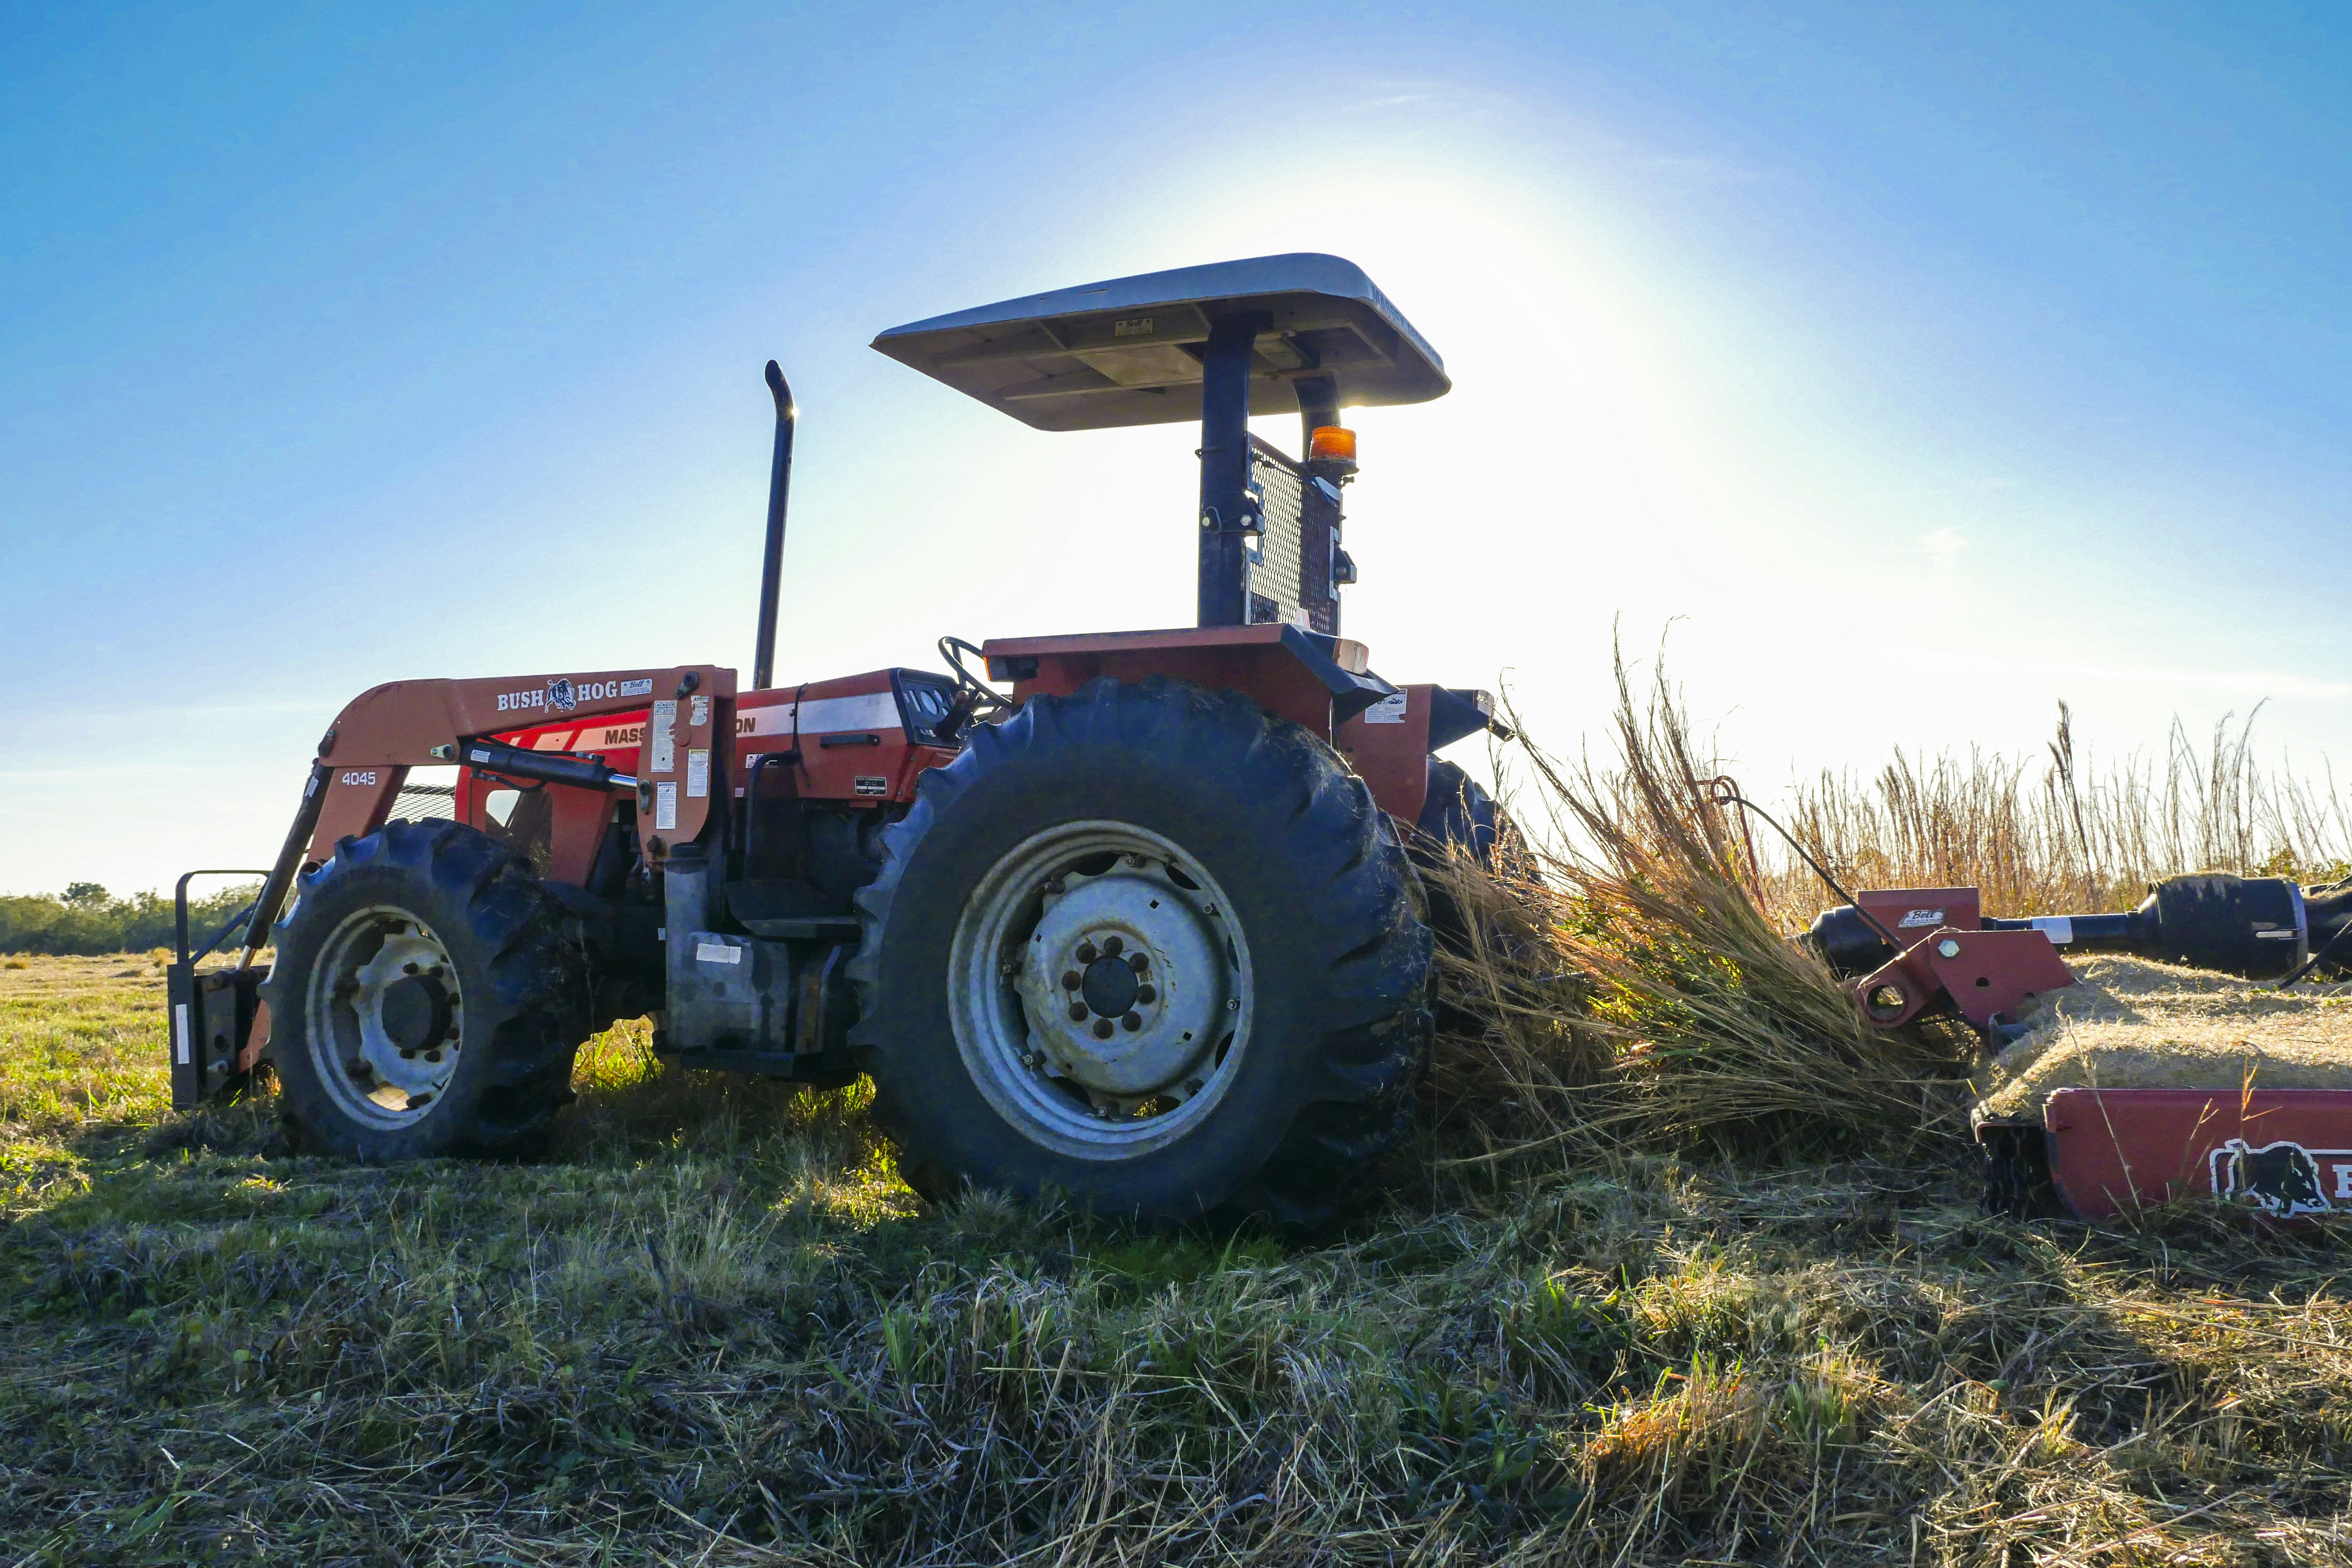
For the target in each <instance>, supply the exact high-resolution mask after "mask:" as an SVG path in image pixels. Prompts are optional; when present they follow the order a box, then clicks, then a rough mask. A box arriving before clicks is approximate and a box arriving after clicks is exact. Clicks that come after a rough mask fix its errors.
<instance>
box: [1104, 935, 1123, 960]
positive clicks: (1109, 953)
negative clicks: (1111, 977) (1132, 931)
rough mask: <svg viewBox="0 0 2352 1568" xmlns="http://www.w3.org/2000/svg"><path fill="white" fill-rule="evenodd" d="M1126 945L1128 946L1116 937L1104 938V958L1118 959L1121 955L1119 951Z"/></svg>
mask: <svg viewBox="0 0 2352 1568" xmlns="http://www.w3.org/2000/svg"><path fill="white" fill-rule="evenodd" d="M1126 945H1127V944H1126V943H1125V942H1121V941H1119V940H1118V938H1117V937H1115V936H1107V937H1105V938H1103V956H1104V957H1105V958H1117V957H1118V954H1119V950H1120V949H1121V948H1123V947H1125V946H1126Z"/></svg>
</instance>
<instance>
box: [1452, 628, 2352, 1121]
mask: <svg viewBox="0 0 2352 1568" xmlns="http://www.w3.org/2000/svg"><path fill="white" fill-rule="evenodd" d="M1637 688H1639V689H1637ZM1617 691H1618V700H1617V706H1616V710H1615V711H1614V713H1613V715H1612V722H1611V725H1610V727H1609V729H1608V731H1606V738H1605V741H1604V742H1603V743H1602V746H1601V752H1600V754H1599V755H1598V757H1597V758H1596V757H1595V756H1594V755H1592V754H1591V753H1588V754H1587V755H1585V756H1584V757H1582V758H1580V759H1579V760H1577V761H1576V762H1573V763H1570V762H1567V761H1564V760H1562V759H1559V758H1557V757H1554V756H1552V755H1550V754H1549V753H1547V752H1544V751H1543V750H1542V749H1540V748H1539V747H1538V746H1536V745H1535V744H1533V743H1531V742H1527V741H1525V740H1524V738H1523V739H1522V740H1521V742H1519V743H1518V746H1517V750H1516V752H1515V753H1514V754H1513V756H1512V757H1511V758H1510V759H1509V761H1510V762H1511V763H1517V767H1516V768H1512V767H1509V766H1507V767H1506V769H1505V771H1506V772H1507V773H1517V775H1518V776H1520V777H1521V778H1523V779H1524V780H1525V784H1524V785H1523V787H1522V788H1520V789H1519V790H1518V791H1517V795H1516V797H1515V799H1514V800H1513V801H1512V802H1511V806H1512V809H1513V810H1514V811H1515V812H1516V814H1517V816H1518V818H1519V819H1520V820H1521V821H1522V822H1523V823H1524V824H1526V825H1527V826H1528V827H1529V828H1530V829H1531V830H1532V831H1531V832H1530V833H1529V835H1528V843H1527V844H1526V845H1523V846H1522V847H1520V850H1519V852H1518V853H1517V854H1516V855H1515V856H1513V857H1511V858H1508V859H1507V862H1506V864H1505V865H1504V867H1503V868H1501V870H1500V872H1499V874H1497V875H1492V876H1490V875H1487V874H1486V873H1483V872H1481V871H1479V870H1477V869H1476V868H1474V867H1471V866H1469V865H1466V864H1464V863H1460V862H1456V863H1454V865H1452V866H1451V867H1449V868H1442V869H1441V870H1440V871H1438V872H1437V873H1436V876H1437V878H1438V879H1439V880H1440V881H1441V882H1442V883H1443V884H1444V889H1445V893H1446V896H1447V897H1448V899H1450V900H1452V902H1453V903H1454V904H1455V905H1456V906H1458V907H1461V908H1464V909H1467V910H1476V911H1477V914H1478V918H1477V919H1475V920H1474V921H1470V922H1469V931H1468V932H1467V936H1466V940H1465V942H1457V943H1456V944H1454V948H1453V950H1452V951H1451V952H1447V953H1446V954H1444V957H1443V960H1442V962H1443V963H1444V971H1445V984H1446V985H1447V987H1448V990H1449V995H1450V996H1451V997H1452V998H1453V999H1454V1015H1453V1016H1456V1017H1458V1018H1467V1019H1473V1020H1475V1027H1474V1028H1472V1029H1469V1030H1464V1031H1459V1032H1457V1035H1456V1037H1454V1038H1453V1039H1451V1040H1449V1041H1448V1042H1447V1044H1446V1046H1445V1047H1444V1048H1443V1049H1442V1050H1441V1052H1440V1056H1439V1063H1438V1072H1437V1074H1436V1080H1437V1085H1438V1090H1439V1095H1440V1099H1441V1102H1442V1103H1444V1105H1445V1106H1446V1107H1447V1108H1448V1113H1447V1119H1446V1121H1445V1122H1444V1125H1445V1126H1446V1127H1447V1128H1448V1129H1450V1130H1452V1131H1455V1132H1457V1133H1466V1134H1467V1136H1466V1138H1464V1139H1462V1140H1460V1141H1459V1142H1456V1143H1454V1144H1453V1145H1450V1146H1449V1153H1450V1154H1452V1155H1453V1157H1455V1158H1468V1159H1475V1160H1485V1161H1493V1160H1495V1159H1497V1158H1505V1157H1509V1156H1514V1155H1520V1154H1531V1153H1536V1152H1541V1151H1544V1150H1547V1149H1550V1148H1553V1147H1555V1146H1567V1147H1575V1148H1580V1149H1585V1150H1587V1151H1592V1150H1599V1149H1605V1148H1607V1147H1609V1146H1612V1145H1613V1144H1614V1143H1616V1142H1621V1141H1622V1140H1624V1139H1627V1138H1633V1139H1638V1140H1644V1141H1648V1142H1654V1143H1664V1144H1666V1145H1669V1146H1678V1147H1688V1146H1690V1145H1692V1144H1694V1143H1704V1144H1706V1145H1709V1146H1712V1147H1715V1148H1718V1149H1725V1150H1747V1151H1751V1152H1752V1151H1755V1150H1757V1149H1759V1148H1763V1147H1770V1148H1774V1149H1777V1150H1780V1152H1796V1151H1810V1150H1817V1149H1820V1148H1823V1147H1832V1146H1843V1147H1855V1146H1876V1147H1879V1148H1882V1149H1884V1148H1891V1147H1895V1146H1899V1145H1901V1144H1902V1143H1904V1142H1906V1141H1907V1140H1913V1139H1916V1138H1920V1137H1923V1136H1924V1137H1927V1138H1929V1139H1931V1140H1933V1139H1937V1138H1941V1137H1951V1138H1960V1137H1965V1135H1966V1134H1965V1121H1964V1117H1963V1115H1962V1112H1963V1111H1964V1110H1965V1108H1966V1105H1967V1101H1968V1090H1967V1087H1966V1085H1965V1083H1964V1082H1963V1081H1962V1080H1963V1078H1964V1075H1965V1074H1966V1073H1967V1071H1968V1070H1969V1068H1970V1066H1971V1065H1973V1062H1974V1060H1975V1058H1976V1052H1977V1047H1976V1041H1975V1039H1974V1037H1972V1036H1970V1035H1969V1034H1968V1033H1967V1032H1966V1031H1965V1030H1963V1029H1961V1028H1960V1027H1959V1026H1957V1025H1952V1024H1941V1023H1936V1022H1928V1023H1926V1024H1922V1025H1918V1026H1911V1027H1907V1028H1905V1029H1900V1030H1895V1031H1884V1030H1880V1029H1876V1028H1873V1027H1870V1026H1866V1025H1865V1024H1864V1022H1863V1021H1862V1020H1861V1018H1860V1017H1859V1016H1858V1015H1857V1014H1856V1012H1855V1010H1854V1008H1853V1005H1852V1002H1851V1000H1850V998H1849V996H1848V994H1847V992H1846V990H1845V987H1844V986H1843V984H1841V983H1840V982H1838V981H1837V980H1836V979H1835V977H1833V976H1832V975H1831V974H1830V973H1829V972H1828V971H1827V970H1826V969H1825V968H1824V967H1823V966H1822V963H1820V962H1819V961H1818V960H1816V959H1815V958H1814V957H1813V956H1812V955H1811V952H1809V951H1808V950H1806V949H1805V948H1804V947H1802V946H1801V945H1800V944H1797V943H1793V942H1790V940H1789V938H1790V937H1791V936H1793V935H1795V934H1797V933H1799V932H1801V931H1803V930H1804V929H1805V928H1806V926H1807V925H1808V924H1810V923H1811V919H1812V917H1813V915H1814V914H1815V913H1817V912H1818V911H1819V910H1822V908H1824V907H1826V906H1827V905H1829V904H1832V903H1834V902H1836V901H1838V900H1837V898H1836V895H1835V894H1833V893H1832V892H1831V891H1830V890H1829V889H1828V888H1827V887H1825V886H1824V884H1823V882H1822V879H1821V877H1820V876H1819V875H1818V873H1817V872H1816V871H1815V870H1814V869H1812V868H1811V867H1809V866H1807V865H1806V864H1805V863H1804V861H1803V859H1802V858H1801V857H1800V856H1798V855H1797V854H1795V853H1793V852H1791V851H1790V849H1789V848H1788V847H1786V846H1785V845H1784V844H1783V843H1782V842H1781V841H1780V838H1779V837H1778V835H1777V832H1776V830H1775V829H1774V828H1773V827H1772V826H1770V824H1769V823H1768V822H1767V821H1764V820H1760V819H1759V816H1760V814H1751V813H1750V812H1748V810H1747V809H1746V808H1745V807H1742V806H1740V805H1729V804H1726V799H1725V796H1726V793H1727V792H1726V787H1725V786H1726V785H1727V783H1728V781H1726V780H1723V779H1721V778H1720V776H1719V775H1720V773H1721V770H1722V764H1721V763H1720V762H1719V761H1718V760H1717V758H1715V757H1713V756H1711V755H1709V754H1708V753H1707V752H1706V748H1705V746H1704V744H1703V743H1702V742H1700V741H1699V739H1698V738H1697V736H1696V732H1695V731H1694V729H1693V727H1692V725H1691V723H1690V721H1689V719H1688V717H1687V715H1686V714H1685V712H1684V710H1682V708H1681V707H1680V705H1679V704H1678V701H1677V700H1676V699H1675V694H1674V691H1673V689H1672V688H1671V686H1670V685H1669V684H1667V683H1666V681H1665V680H1664V678H1663V677H1662V676H1661V677H1658V678H1656V679H1653V680H1651V681H1650V682H1649V683H1648V684H1647V686H1646V688H1642V687H1641V683H1640V682H1638V681H1637V680H1636V679H1635V677H1634V675H1633V672H1632V671H1631V670H1629V668H1627V666H1626V664H1625V661H1624V660H1623V658H1622V655H1621V657H1620V658H1619V660H1618V664H1617ZM1790 794H1791V795H1792V796H1793V799H1792V801H1775V802H1772V803H1771V804H1772V805H1776V806H1780V808H1781V809H1780V810H1778V811H1776V812H1775V813H1774V815H1775V816H1777V817H1778V818H1779V820H1780V822H1781V823H1783V824H1785V825H1786V826H1787V827H1788V828H1789V830H1790V833H1791V834H1792V835H1793V836H1794V837H1796V839H1797V840H1798V842H1799V844H1800V845H1801V847H1802V848H1803V849H1804V851H1805V852H1806V853H1807V854H1809V855H1811V857H1812V858H1813V859H1814V860H1815V861H1818V862H1820V863H1822V866H1823V867H1825V868H1827V869H1828V870H1829V871H1830V872H1831V873H1832V875H1833V876H1834V877H1836V878H1837V879H1839V881H1840V882H1841V883H1842V884H1843V886H1845V887H1846V888H1847V889H1856V888H1870V887H1903V886H1912V887H1943V886H1974V887H1979V888H1981V889H1983V890H1984V893H1985V899H1986V909H1987V912H1988V913H1994V914H2002V915H2024V914H2039V913H2048V912H2059V911H2081V910H2103V909H2117V908H2128V907H2129V906H2131V905H2132V904H2134V903H2137V901H2138V900H2139V899H2140V897H2141V896H2142V895H2143V894H2144V893H2145V891H2146V889H2147V884H2148V883H2149V882H2151V881H2153V880H2155V879H2158V878H2161V877H2165V876H2169V875H2172V874H2174V873H2177V872H2181V871H2190V870H2203V869H2221V870H2235V871H2242V872H2246V873H2250V874H2262V875H2272V876H2278V875H2285V876H2294V877H2297V878H2299V879H2303V880H2305V881H2316V880H2326V879H2336V878H2340V877H2343V876H2345V875H2346V874H2347V871H2352V865H2347V849H2352V817H2347V814H2346V812H2345V810H2344V808H2343V806H2342V805H2341V803H2340V802H2339V801H2338V800H2337V798H2336V794H2335V790H2334V781H2333V779H2332V777H2328V778H2326V780H2325V782H2324V784H2313V783H2310V782H2307V781H2303V780H2298V779H2296V778H2294V777H2292V776H2288V775H2273V774H2270V773H2265V772H2264V771H2263V769H2262V768H2261V766H2260V765H2259V764H2258V763H2257V761H2256V756H2255V752H2254V748H2253V745H2252V719H2251V718H2249V719H2248V720H2247V721H2244V722H2242V723H2238V724H2236V725H2235V726H2234V727H2233V726H2232V723H2231V721H2226V720H2225V721H2223V722H2222V723H2221V724H2219V725H2217V726H2216V727H2215V729H2214V732H2213V737H2212V741H2211V744H2210V749H2208V750H2206V751H2204V752H2200V751H2199V750H2198V749H2197V747H2196V746H2195V745H2194V744H2193V743H2192V742H2191V741H2190V740H2189V736H2188V734H2187V732H2186V731H2184V730H2182V729H2180V728H2179V727H2178V726H2176V727H2175V729H2174V731H2173V732H2172V734H2171V736H2170V738H2169V742H2168V750H2167V752H2166V753H2165V760H2164V765H2163V767H2162V769H2161V771H2160V772H2159V771H2158V769H2157V768H2156V767H2155V766H2154V765H2153V764H2151V763H2148V762H2147V760H2145V759H2143V758H2140V757H2138V756H2133V757H2127V758H2126V759H2125V760H2124V761H2123V762H2122V763H2117V764H2114V765H2112V766H2108V767H2105V768H2104V769H2101V768H2095V767H2094V766H2092V765H2091V764H2090V763H2087V762H2086V761H2084V759H2083V758H2082V757H2081V756H2080V755H2079V754H2078V752H2077V749H2076V746H2075V743H2074V733H2073V720H2072V715H2071V713H2069V712H2068V711H2067V710H2066V709H2065V708H2064V707H2063V705H2062V707H2061V709H2060V713H2059V721H2058V726H2057V732H2056V734H2055V735H2054V737H2053V740H2052V741H2051V742H2050V744H2049V746H2048V748H2047V752H2046V754H2045V755H2044V756H2042V757H2040V758H2028V759H2017V758H2009V757H2003V756H1999V755H1991V754H1987V753H1985V752H1969V754H1968V755H1967V756H1966V757H1965V758H1962V757H1958V756H1953V755H1949V754H1946V755H1941V756H1937V757H1933V758H1925V759H1922V758H1915V757H1911V756H1907V755H1905V754H1903V753H1901V752H1898V753H1896V755H1895V758H1894V760H1893V761H1892V762H1890V763H1888V764H1887V766H1886V767H1885V768H1884V769H1882V770H1881V771H1880V772H1879V773H1876V774H1874V775H1872V776H1869V777H1867V778H1858V777H1856V776H1854V775H1853V774H1850V773H1822V774H1821V775H1819V776H1818V777H1816V778H1814V779H1812V780H1810V781H1807V782H1803V783H1801V784H1798V785H1797V786H1796V787H1795V788H1794V789H1793V790H1792V791H1791V792H1790ZM1465 1150H1466V1151H1467V1152H1466V1153H1465V1152H1464V1151H1465Z"/></svg>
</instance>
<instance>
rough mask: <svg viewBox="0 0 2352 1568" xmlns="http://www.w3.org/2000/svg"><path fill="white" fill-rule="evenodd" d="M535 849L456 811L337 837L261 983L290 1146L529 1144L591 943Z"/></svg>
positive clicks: (558, 1100) (562, 1065) (574, 1032)
mask: <svg viewBox="0 0 2352 1568" xmlns="http://www.w3.org/2000/svg"><path fill="white" fill-rule="evenodd" d="M570 924H571V921H570V919H569V917H568V916H567V914H566V912H565V910H564V909H563V906H562V904H561V903H559V902H558V901H557V900H556V899H555V897H554V895H553V894H551V892H549V891H548V889H546V888H545V887H543V886H542V885H541V883H540V882H539V880H538V879H536V878H535V877H533V876H532V874H531V869H530V863H529V862H528V861H527V860H525V859H524V858H522V857H520V855H518V854H516V853H515V852H514V851H513V850H511V849H509V848H508V847H505V846H504V845H501V844H499V843H498V842H497V841H496V840H494V839H492V838H490V837H488V836H487V835H485V834H482V833H479V832H477V831H476V830H475V829H473V828H471V827H467V826H462V825H461V824H458V823H455V822H449V821H442V820H428V821H425V822H392V823H387V824H385V825H384V826H383V828H382V829H380V830H379V831H377V832H375V833H372V834H370V835H368V836H367V837H364V838H346V839H344V840H342V842H341V843H340V844H338V845H336V846H335V852H334V855H333V857H332V858H331V859H329V860H328V862H327V863H326V864H325V865H324V866H321V867H320V868H319V869H318V870H317V871H315V872H312V873H311V874H310V876H308V877H306V878H305V879H303V883H302V891H301V898H300V900H299V902H298V903H297V904H296V905H295V906H294V908H293V909H292V910H290V911H289V913H288V914H287V915H286V917H285V918H284V919H283V920H281V921H278V926H277V929H276V932H275V941H276V943H277V949H278V957H277V962H276V963H275V964H274V965H273V966H272V968H271V971H270V976H269V980H268V984H265V985H264V986H263V988H262V994H263V997H264V998H265V999H266V1000H267V1001H268V1004H269V1018H270V1060H271V1064H272V1066H273V1067H274V1068H276V1070H277V1074H278V1092H279V1095H280V1098H281V1100H282V1102H283V1104H284V1106H285V1110H286V1118H287V1121H288V1123H289V1132H290V1133H291V1135H292V1140H293V1142H294V1143H295V1146H296V1147H297V1148H299V1149H301V1150H303V1151H305V1152H314V1153H321V1154H331V1155H337V1156H340V1157H341V1158H344V1159H351V1160H362V1161H367V1162H371V1163H373V1162H390V1161H397V1160H416V1159H425V1158H428V1157H431V1156H435V1155H472V1156H477V1157H490V1158H501V1157H509V1156H516V1155H521V1154H527V1153H530V1152H535V1151H536V1149H537V1148H538V1147H539V1146H540V1144H541V1142H543V1140H544V1137H545V1134H546V1131H547V1129H548V1124H549V1122H550V1121H551V1119H552V1118H553V1116H554V1115H555V1112H556V1111H557V1110H560V1109H561V1108H562V1107H563V1106H564V1105H567V1104H569V1103H570V1102H571V1100H572V1053H573V1052H574V1051H575V1050H576V1049H577V1048H578V1047H579V1045H580V1043H581V1041H583V1040H584V1039H585V1038H587V1037H588V1035H589V1034H590V1032H591V1023H592V1020H591V1017H590V1011H589V986H588V973H587V964H586V961H585V959H584V957H583V953H582V950H581V943H580V942H578V941H577V940H575V939H574V935H573V933H572V931H570V930H569V929H568V928H569V926H570Z"/></svg>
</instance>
